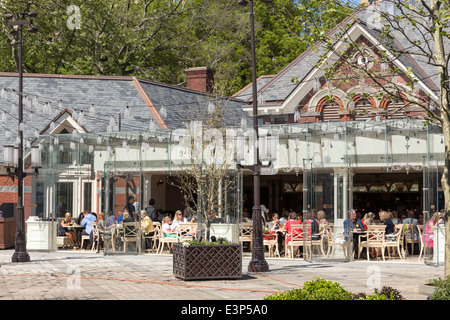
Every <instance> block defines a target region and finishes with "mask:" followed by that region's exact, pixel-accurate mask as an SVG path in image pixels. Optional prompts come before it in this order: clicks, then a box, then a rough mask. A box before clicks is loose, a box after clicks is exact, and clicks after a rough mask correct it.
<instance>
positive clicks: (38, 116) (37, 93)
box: [0, 73, 250, 161]
mask: <svg viewBox="0 0 450 320" xmlns="http://www.w3.org/2000/svg"><path fill="white" fill-rule="evenodd" d="M1 88H5V89H6V90H5V91H6V92H7V93H8V92H9V93H10V92H11V91H12V90H15V91H16V92H18V74H17V73H0V90H1ZM23 91H24V98H25V99H24V105H23V111H24V112H23V114H24V116H23V122H24V124H25V126H24V137H33V135H34V132H35V131H36V130H38V132H42V130H43V129H44V128H46V127H48V125H49V124H50V123H51V122H52V121H53V120H54V119H56V118H57V117H58V116H59V115H60V114H61V113H63V112H67V111H69V112H70V113H71V114H72V116H73V117H74V118H75V116H76V115H77V114H79V113H80V112H81V111H83V114H84V119H85V121H84V123H80V124H81V125H82V126H83V127H84V128H85V130H86V131H87V132H91V133H104V132H107V127H108V125H109V122H110V118H111V117H115V119H116V121H118V115H119V114H120V115H121V116H120V118H121V119H120V120H121V131H145V130H148V129H149V124H150V121H151V120H152V119H153V120H155V121H156V123H157V125H156V127H157V130H164V129H169V130H171V129H176V128H178V127H179V126H180V123H182V121H183V120H184V121H186V118H183V117H186V114H187V113H188V114H192V113H193V112H194V111H197V112H199V110H206V109H207V106H208V103H209V102H210V101H215V102H216V103H217V104H219V103H220V104H221V105H226V109H225V117H226V125H236V126H237V125H239V124H240V122H241V118H242V117H243V116H245V117H247V118H248V116H247V115H246V113H245V112H243V111H242V106H243V104H244V102H243V101H241V100H239V99H236V98H227V97H216V96H214V95H213V94H208V93H202V92H198V91H195V90H190V89H186V88H182V87H178V86H172V85H167V84H164V83H159V82H156V81H150V80H144V79H138V78H134V77H116V76H114V77H108V76H66V75H44V74H25V75H24V78H23ZM26 97H29V98H30V100H31V101H33V98H35V97H37V99H38V101H39V107H37V108H36V107H35V105H34V104H33V103H32V105H31V106H29V105H27V104H26V103H25V100H26V99H27V98H26ZM60 100H61V101H62V106H59V101H60ZM216 100H217V101H216ZM45 102H50V103H51V106H52V108H51V111H50V112H45V111H46V110H44V108H43V106H44V105H45ZM17 105H18V97H17V95H15V96H14V97H11V96H10V94H7V95H3V98H0V130H1V131H2V132H3V133H6V132H9V136H7V135H6V134H1V135H0V161H3V146H4V145H8V144H12V145H14V144H15V143H14V142H15V139H16V136H17V132H18V107H17ZM91 105H94V107H95V115H94V116H90V115H89V110H90V108H91ZM163 105H164V106H165V107H166V110H167V117H166V118H165V119H163V118H162V117H161V115H160V114H159V110H160V109H161V107H162V106H163ZM127 106H129V110H130V114H131V119H125V117H124V112H125V109H126V107H127ZM47 111H48V110H47ZM186 111H187V113H186ZM3 113H5V115H3ZM30 115H32V118H30ZM3 117H4V118H5V119H4V120H5V121H1V120H2V118H3ZM247 123H250V119H247ZM158 124H159V126H158Z"/></svg>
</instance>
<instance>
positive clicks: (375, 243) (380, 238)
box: [358, 226, 386, 261]
mask: <svg viewBox="0 0 450 320" xmlns="http://www.w3.org/2000/svg"><path fill="white" fill-rule="evenodd" d="M363 248H366V250H367V261H370V254H369V252H370V249H371V248H375V249H377V251H378V250H379V249H381V254H382V256H383V261H385V259H384V249H385V248H386V246H385V231H384V229H381V228H369V226H368V228H367V234H366V240H365V241H360V243H359V246H358V259H359V256H360V255H361V251H362V249H363Z"/></svg>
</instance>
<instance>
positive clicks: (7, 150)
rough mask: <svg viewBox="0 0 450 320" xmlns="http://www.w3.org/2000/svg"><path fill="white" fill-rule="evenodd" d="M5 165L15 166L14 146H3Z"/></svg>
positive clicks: (7, 166) (6, 166) (8, 166)
mask: <svg viewBox="0 0 450 320" xmlns="http://www.w3.org/2000/svg"><path fill="white" fill-rule="evenodd" d="M3 166H4V167H5V168H12V167H13V166H14V146H11V145H8V146H3Z"/></svg>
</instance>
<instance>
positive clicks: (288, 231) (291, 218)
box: [284, 211, 303, 243]
mask: <svg viewBox="0 0 450 320" xmlns="http://www.w3.org/2000/svg"><path fill="white" fill-rule="evenodd" d="M297 224H302V221H301V220H298V219H297V215H296V213H295V212H294V211H291V212H290V213H289V220H288V221H287V222H286V224H285V226H284V229H285V230H286V243H288V242H289V241H291V226H292V225H297ZM294 232H295V233H294V235H293V236H294V238H300V237H302V232H303V230H302V229H300V228H298V229H296V230H295V231H294Z"/></svg>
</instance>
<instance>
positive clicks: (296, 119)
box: [294, 109, 300, 122]
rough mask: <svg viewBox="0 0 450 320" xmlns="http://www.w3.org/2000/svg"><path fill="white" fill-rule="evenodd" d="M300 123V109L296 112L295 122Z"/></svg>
mask: <svg viewBox="0 0 450 320" xmlns="http://www.w3.org/2000/svg"><path fill="white" fill-rule="evenodd" d="M299 121H300V111H299V110H298V109H296V110H295V112H294V122H299Z"/></svg>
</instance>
